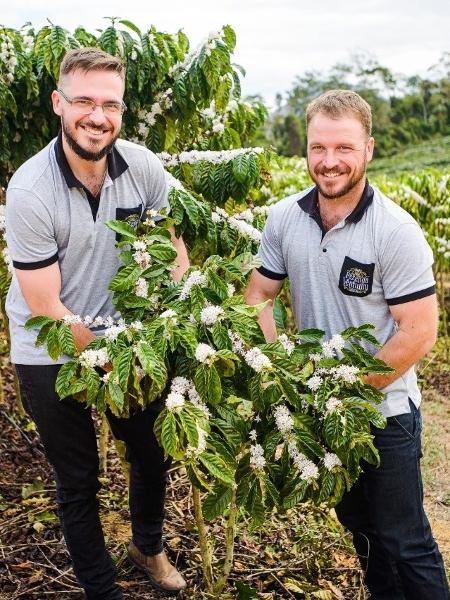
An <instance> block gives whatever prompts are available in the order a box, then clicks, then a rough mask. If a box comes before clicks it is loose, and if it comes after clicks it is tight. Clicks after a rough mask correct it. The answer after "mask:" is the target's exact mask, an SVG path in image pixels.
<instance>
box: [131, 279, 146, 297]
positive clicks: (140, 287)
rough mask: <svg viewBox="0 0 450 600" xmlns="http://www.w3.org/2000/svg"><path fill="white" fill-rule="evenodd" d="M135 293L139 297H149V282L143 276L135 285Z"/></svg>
mask: <svg viewBox="0 0 450 600" xmlns="http://www.w3.org/2000/svg"><path fill="white" fill-rule="evenodd" d="M134 293H135V294H136V296H138V297H139V298H147V297H148V282H147V280H146V279H144V278H143V277H139V279H138V280H137V281H136V283H135V285H134Z"/></svg>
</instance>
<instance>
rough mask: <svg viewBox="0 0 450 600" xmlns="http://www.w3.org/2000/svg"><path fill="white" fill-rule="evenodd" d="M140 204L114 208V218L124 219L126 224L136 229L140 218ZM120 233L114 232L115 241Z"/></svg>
mask: <svg viewBox="0 0 450 600" xmlns="http://www.w3.org/2000/svg"><path fill="white" fill-rule="evenodd" d="M141 214H142V204H141V205H139V206H136V208H116V219H117V220H118V221H125V223H128V225H131V227H132V228H133V229H137V226H138V224H139V221H140V220H141ZM119 238H120V235H119V234H118V233H116V241H118V240H119Z"/></svg>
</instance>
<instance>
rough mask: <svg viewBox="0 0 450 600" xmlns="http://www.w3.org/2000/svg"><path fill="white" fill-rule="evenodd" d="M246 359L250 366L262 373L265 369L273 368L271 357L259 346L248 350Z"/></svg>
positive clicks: (245, 355)
mask: <svg viewBox="0 0 450 600" xmlns="http://www.w3.org/2000/svg"><path fill="white" fill-rule="evenodd" d="M244 359H245V362H246V363H247V364H248V366H249V367H251V368H252V369H253V370H254V371H256V372H257V373H260V372H261V371H263V370H264V369H271V368H272V363H271V361H270V358H269V357H268V356H266V355H265V354H263V352H262V351H261V350H260V349H259V348H257V347H254V348H250V350H247V352H246V353H245V354H244Z"/></svg>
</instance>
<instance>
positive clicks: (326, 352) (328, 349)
mask: <svg viewBox="0 0 450 600" xmlns="http://www.w3.org/2000/svg"><path fill="white" fill-rule="evenodd" d="M344 346H345V340H344V338H343V337H342V336H341V335H339V334H336V335H333V337H332V338H331V339H329V340H328V341H326V342H323V344H322V355H323V356H324V357H325V358H333V357H334V355H335V353H336V352H341V351H342V349H343V347H344Z"/></svg>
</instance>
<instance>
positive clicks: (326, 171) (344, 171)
mask: <svg viewBox="0 0 450 600" xmlns="http://www.w3.org/2000/svg"><path fill="white" fill-rule="evenodd" d="M315 173H316V174H317V175H346V174H348V173H349V169H325V168H324V167H317V168H316V169H315Z"/></svg>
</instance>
